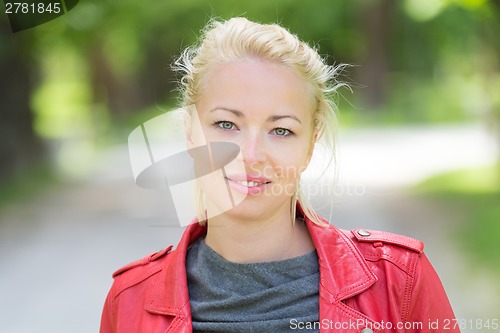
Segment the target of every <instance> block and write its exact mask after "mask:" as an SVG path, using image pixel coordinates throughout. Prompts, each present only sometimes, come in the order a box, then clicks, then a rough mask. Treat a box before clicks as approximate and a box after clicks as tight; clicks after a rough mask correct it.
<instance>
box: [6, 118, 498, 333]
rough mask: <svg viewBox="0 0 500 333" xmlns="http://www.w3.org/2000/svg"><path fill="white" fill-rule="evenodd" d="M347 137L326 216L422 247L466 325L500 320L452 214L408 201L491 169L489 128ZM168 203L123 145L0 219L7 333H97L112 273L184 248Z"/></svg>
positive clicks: (493, 285) (322, 202)
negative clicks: (446, 179)
mask: <svg viewBox="0 0 500 333" xmlns="http://www.w3.org/2000/svg"><path fill="white" fill-rule="evenodd" d="M344 133H345V134H344V135H342V136H341V137H340V147H339V149H340V161H341V163H340V170H341V171H340V180H339V184H340V186H341V187H340V188H337V191H335V193H336V196H335V197H334V198H333V199H332V198H331V197H330V196H328V195H325V193H323V195H322V196H321V197H320V198H317V200H315V202H316V206H317V208H318V210H319V211H320V212H321V213H322V214H323V215H324V216H326V217H327V218H330V219H331V220H332V221H333V223H334V224H336V225H338V226H340V227H342V228H346V229H353V228H356V227H364V228H372V229H382V230H387V231H393V232H397V233H402V234H406V235H409V236H413V237H416V238H419V239H421V240H423V241H424V242H425V244H426V252H427V255H428V256H429V258H430V259H431V261H432V262H433V264H434V266H435V268H436V270H437V272H438V273H439V275H440V276H441V278H442V280H443V283H444V284H445V286H446V289H447V291H448V293H449V296H450V299H451V302H452V304H453V306H454V309H455V312H456V315H457V317H459V318H465V319H479V318H483V319H487V318H494V317H495V316H496V318H500V312H499V310H498V309H500V301H499V297H498V295H500V287H499V286H498V279H495V277H492V276H491V275H490V272H488V271H484V270H483V269H482V268H480V267H476V266H475V265H474V264H473V263H472V262H469V261H467V257H466V255H465V254H464V253H462V252H460V248H459V247H458V245H457V244H456V243H455V242H454V240H453V239H452V235H453V232H451V231H452V230H453V228H454V216H453V212H449V211H444V210H443V209H442V208H441V207H439V206H438V205H436V204H435V203H433V202H431V201H429V200H427V199H425V198H415V197H412V196H410V195H409V194H407V192H405V188H406V187H407V186H410V185H411V184H413V183H415V182H417V181H419V180H420V179H424V178H425V177H427V176H430V175H432V174H434V173H436V172H441V171H447V170H452V169H456V168H462V167H469V166H475V165H484V164H488V163H491V162H492V161H493V160H494V158H495V157H496V156H497V155H495V154H496V151H495V149H494V146H493V144H492V142H491V140H490V139H489V137H488V136H487V135H486V134H484V132H483V131H482V129H481V127H479V126H475V125H474V126H464V127H439V128H406V129H392V130H382V129H364V130H351V131H345V132H344ZM313 169H314V167H313ZM326 188H328V187H326ZM339 189H340V190H339ZM342 189H343V192H342ZM339 191H340V192H339ZM320 194H321V193H320ZM165 200H166V198H165V194H164V193H162V192H158V191H152V190H143V189H140V188H138V187H137V186H136V185H135V184H134V183H133V180H132V177H131V171H130V166H129V161H128V154H127V149H126V147H124V146H118V147H113V148H110V149H107V150H106V151H103V152H101V153H100V157H99V159H97V161H96V163H95V164H94V166H93V168H92V170H90V172H89V173H88V174H86V175H85V176H84V177H82V178H80V179H77V180H73V181H71V182H66V183H62V184H55V185H52V186H49V187H47V188H44V189H40V190H39V192H38V193H37V195H35V196H33V197H32V198H30V199H27V200H24V201H22V202H15V203H12V204H11V205H10V206H9V207H6V208H5V209H3V210H2V211H0V272H1V273H0V332H5V333H49V332H50V333H58V332H72V333H87V332H97V331H98V325H99V318H100V313H101V308H102V303H103V301H104V298H105V296H106V293H107V290H108V289H109V287H110V285H111V282H112V280H111V273H112V271H113V270H115V269H117V268H119V267H120V266H122V265H124V264H126V263H128V262H130V261H132V260H135V259H138V258H140V257H142V256H145V255H146V254H148V253H151V252H154V251H157V250H159V249H161V248H164V247H166V246H167V245H169V244H175V243H176V242H177V240H178V239H179V237H180V235H181V233H182V229H181V228H180V227H178V226H176V225H174V224H169V223H165V221H166V220H167V218H168V213H169V212H166V211H164V208H165V205H164V202H165ZM480 331H481V330H474V329H470V328H469V329H465V330H463V332H480ZM483 331H484V332H487V331H486V330H483Z"/></svg>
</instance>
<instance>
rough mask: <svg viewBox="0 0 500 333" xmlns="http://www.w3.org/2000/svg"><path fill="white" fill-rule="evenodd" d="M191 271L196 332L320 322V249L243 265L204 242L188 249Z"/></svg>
mask: <svg viewBox="0 0 500 333" xmlns="http://www.w3.org/2000/svg"><path fill="white" fill-rule="evenodd" d="M186 269H187V277H188V290H189V300H190V304H191V313H192V320H193V331H194V332H219V333H223V332H290V331H292V330H291V327H293V326H291V323H294V325H295V327H297V326H296V325H297V323H302V324H303V325H304V326H303V327H312V324H313V323H314V322H316V324H317V322H318V321H319V300H318V295H319V266H318V256H317V254H316V251H312V252H309V253H307V254H305V255H303V256H299V257H295V258H291V259H286V260H280V261H271V262H263V263H255V264H238V263H234V262H230V261H227V260H226V259H224V258H223V257H222V256H220V255H219V254H218V253H216V252H215V251H214V250H212V249H211V248H210V247H208V246H207V245H206V244H205V240H204V239H203V238H200V239H199V240H197V241H196V242H195V243H193V244H192V245H191V247H190V248H189V250H188V254H187V258H186ZM306 323H309V325H306ZM294 331H297V330H294ZM317 331H318V330H305V329H304V330H300V332H317Z"/></svg>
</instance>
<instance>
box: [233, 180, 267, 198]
mask: <svg viewBox="0 0 500 333" xmlns="http://www.w3.org/2000/svg"><path fill="white" fill-rule="evenodd" d="M226 180H227V181H228V184H229V186H231V188H233V189H234V190H236V191H238V192H240V193H243V194H245V195H258V194H260V193H262V192H263V191H264V188H265V187H266V186H267V185H268V184H270V183H271V182H270V181H267V182H257V181H253V180H250V181H247V180H243V181H245V182H255V183H257V184H258V185H254V186H248V185H244V184H242V183H241V182H242V181H237V180H234V179H231V178H226Z"/></svg>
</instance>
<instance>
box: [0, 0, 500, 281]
mask: <svg viewBox="0 0 500 333" xmlns="http://www.w3.org/2000/svg"><path fill="white" fill-rule="evenodd" d="M233 16H245V17H247V18H249V19H252V20H257V21H260V22H264V23H268V22H279V23H280V24H281V25H283V26H285V27H287V28H289V29H290V30H291V31H292V32H294V33H296V34H297V35H298V36H299V37H300V38H301V39H303V40H305V41H306V42H309V43H311V44H312V45H315V46H316V47H317V48H318V50H319V52H320V53H321V54H322V55H324V56H325V57H326V59H327V60H328V62H330V63H331V64H334V63H337V64H338V63H348V64H352V65H353V66H351V67H350V68H349V69H348V70H347V71H345V72H344V73H343V74H344V77H342V78H341V79H342V80H345V81H346V82H348V83H350V85H351V88H352V93H351V91H349V90H348V89H342V90H341V91H340V92H339V96H338V99H337V102H338V104H339V108H340V114H339V119H340V125H341V127H342V128H345V129H348V130H349V129H357V128H366V127H369V128H379V129H381V130H384V129H387V128H408V127H414V126H421V127H432V128H435V127H437V128H439V127H440V126H449V125H450V124H451V125H452V126H455V125H458V126H462V125H463V126H467V125H468V124H479V126H480V128H481V130H482V131H484V133H486V135H488V136H489V137H491V140H492V142H493V143H494V144H496V151H497V153H495V154H496V155H495V156H498V150H500V148H499V147H500V38H499V35H500V1H499V0H350V1H327V0H316V1H292V0H275V1H262V0H258V1H257V0H256V1H246V2H243V1H229V0H225V1H223V0H210V1H201V0H185V1H163V0H162V1H137V0H81V1H80V3H79V4H78V5H77V6H76V7H75V8H74V9H73V10H71V11H69V12H68V13H67V14H66V15H64V16H62V17H60V18H58V19H56V20H54V21H51V22H48V23H46V24H43V25H41V26H38V27H36V28H33V29H29V30H26V31H22V32H18V33H15V34H13V33H12V32H11V31H10V27H9V25H8V19H7V17H6V16H5V15H3V14H2V15H0V80H1V84H0V113H1V119H0V210H2V209H7V207H9V205H12V204H14V203H16V202H20V201H23V200H26V198H32V197H36V196H37V195H40V194H41V193H43V189H44V187H46V186H50V184H54V183H61V182H68V181H74V180H75V179H79V177H82V176H84V175H85V174H86V173H87V172H88V171H89V170H91V169H92V167H93V165H94V163H95V160H96V159H97V158H98V156H99V152H101V151H103V150H106V149H107V148H109V147H112V146H113V145H116V144H124V143H126V141H127V136H128V134H129V133H130V131H131V130H132V129H133V128H135V127H136V126H137V125H139V124H140V123H141V122H143V121H145V120H147V119H150V118H152V117H154V116H156V115H159V114H161V113H163V112H165V111H166V110H170V109H172V108H174V107H175V105H176V103H177V101H178V97H179V96H178V93H177V92H176V90H175V88H176V82H177V80H178V79H179V77H176V76H174V75H173V73H172V72H171V70H170V67H169V66H170V64H171V63H172V61H173V60H174V59H175V57H176V56H177V55H179V54H180V52H181V50H182V49H183V48H184V47H185V46H187V45H189V44H191V43H193V42H195V41H196V38H197V36H199V34H200V29H201V28H202V27H203V26H204V25H205V24H206V23H207V21H208V20H209V19H210V18H213V17H215V18H220V19H224V18H229V17H233ZM481 148H482V147H477V149H481ZM406 191H408V193H411V195H412V196H416V197H420V198H424V199H425V200H430V201H432V202H433V203H434V204H438V205H439V206H440V207H441V208H442V209H443V210H444V211H450V212H453V214H454V215H453V216H454V217H455V218H456V220H455V222H454V223H455V227H454V231H453V238H454V240H455V241H456V244H457V246H458V247H459V248H461V249H463V251H464V253H467V256H470V258H472V259H471V260H472V261H473V262H477V263H479V264H480V265H481V267H483V268H485V269H487V270H488V271H489V272H490V273H491V272H492V273H491V274H493V275H495V276H496V277H497V278H498V282H499V284H500V265H499V264H498V263H499V262H500V249H499V246H498V244H499V241H498V240H499V239H500V164H499V163H498V161H497V162H496V163H495V162H493V163H491V164H490V165H484V166H481V167H479V168H469V169H464V170H453V171H450V172H446V173H443V174H436V175H433V176H432V177H430V178H429V179H427V180H425V181H423V182H419V183H418V184H414V185H412V186H411V187H410V188H409V189H406ZM0 222H1V220H0Z"/></svg>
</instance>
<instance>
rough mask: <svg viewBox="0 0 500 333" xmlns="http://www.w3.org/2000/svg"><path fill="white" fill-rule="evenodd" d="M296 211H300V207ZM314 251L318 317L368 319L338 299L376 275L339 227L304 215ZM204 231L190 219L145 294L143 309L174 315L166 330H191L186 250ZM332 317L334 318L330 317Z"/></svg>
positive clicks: (358, 290) (371, 281)
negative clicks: (315, 221)
mask: <svg viewBox="0 0 500 333" xmlns="http://www.w3.org/2000/svg"><path fill="white" fill-rule="evenodd" d="M297 208H298V209H297V212H300V213H302V210H301V208H300V206H298V207H297ZM305 221H306V224H307V227H308V230H309V233H310V235H311V238H312V241H313V243H314V246H315V248H316V251H317V253H318V262H319V269H320V301H319V302H320V320H322V319H331V320H345V319H346V318H347V319H349V320H353V319H354V320H357V319H363V320H368V321H369V319H368V318H365V317H364V316H363V315H362V314H359V313H356V312H355V311H353V310H352V309H351V310H349V309H348V308H347V306H346V305H345V304H344V303H343V302H342V301H343V300H345V299H348V298H350V297H353V296H354V295H357V294H359V293H361V292H363V291H364V290H366V289H368V288H369V287H370V286H371V285H373V284H374V283H375V282H376V281H377V278H376V276H375V274H374V273H373V272H372V271H371V269H370V268H369V267H368V265H367V264H366V262H365V259H364V258H363V256H362V255H361V253H360V252H359V250H358V249H357V248H356V246H355V244H354V243H353V242H352V241H351V240H350V239H349V238H348V237H347V236H346V235H344V234H343V233H342V232H341V231H340V230H339V229H337V228H336V227H334V226H332V225H330V224H328V223H327V222H326V221H325V226H319V225H317V224H315V223H313V222H312V221H310V220H309V219H307V218H305ZM205 234H206V227H205V226H201V225H200V224H199V223H198V222H197V221H193V223H191V224H190V225H189V226H188V227H187V228H186V230H185V231H184V233H183V236H182V238H181V240H180V242H179V244H178V246H177V248H176V250H175V251H173V252H171V253H169V254H168V260H166V265H165V267H164V268H163V269H162V271H161V272H160V273H159V274H160V276H159V278H158V279H157V280H156V282H155V285H154V287H153V288H151V289H150V292H149V294H148V295H147V303H146V306H145V310H146V311H148V312H150V313H154V314H159V315H165V316H171V317H174V318H173V319H172V322H171V324H170V327H169V329H168V330H167V332H191V326H192V324H191V310H190V306H189V294H188V286H187V276H186V254H187V250H188V248H189V246H190V244H192V243H193V242H194V241H195V240H196V239H198V238H199V237H201V236H203V235H205ZM332 316H334V317H335V318H331V317H332Z"/></svg>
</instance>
